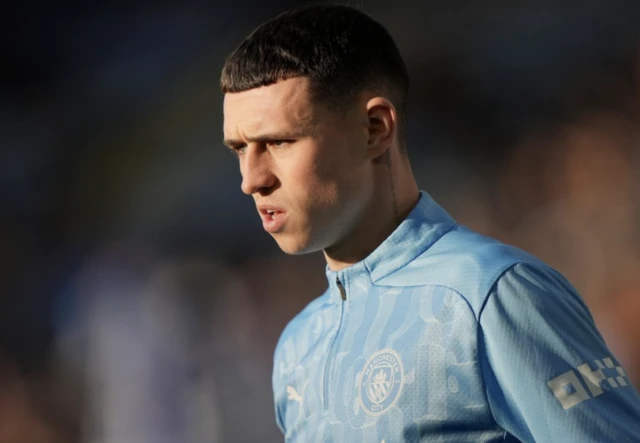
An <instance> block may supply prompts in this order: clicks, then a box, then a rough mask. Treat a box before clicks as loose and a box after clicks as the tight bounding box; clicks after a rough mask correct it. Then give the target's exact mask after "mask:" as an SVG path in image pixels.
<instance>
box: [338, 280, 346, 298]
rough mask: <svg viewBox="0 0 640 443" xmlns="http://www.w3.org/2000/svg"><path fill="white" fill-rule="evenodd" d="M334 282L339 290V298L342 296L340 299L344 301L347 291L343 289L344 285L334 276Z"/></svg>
mask: <svg viewBox="0 0 640 443" xmlns="http://www.w3.org/2000/svg"><path fill="white" fill-rule="evenodd" d="M336 284H337V285H338V289H339V290H340V298H342V301H345V300H346V299H347V291H346V290H345V289H344V286H343V285H342V282H341V281H340V279H339V278H336Z"/></svg>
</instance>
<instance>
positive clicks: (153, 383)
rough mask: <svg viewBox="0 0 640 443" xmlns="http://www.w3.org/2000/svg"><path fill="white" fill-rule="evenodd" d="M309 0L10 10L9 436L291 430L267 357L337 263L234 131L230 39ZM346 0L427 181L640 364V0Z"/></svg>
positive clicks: (4, 193)
mask: <svg viewBox="0 0 640 443" xmlns="http://www.w3.org/2000/svg"><path fill="white" fill-rule="evenodd" d="M302 3H305V2H295V1H291V0H289V1H286V0H271V1H269V2H265V1H258V0H235V1H233V2H204V1H181V2H177V1H175V2H166V3H162V4H159V3H157V2H138V1H134V2H129V4H128V5H126V6H113V5H108V4H99V3H98V4H94V5H91V6H89V5H88V4H86V3H83V4H74V3H69V4H61V3H58V2H46V3H45V2H35V3H33V2H25V3H22V4H21V5H20V6H18V5H14V6H12V7H9V9H7V10H5V11H4V13H3V14H2V16H1V17H0V24H1V26H0V35H1V38H0V50H1V51H0V53H1V54H2V65H3V66H4V68H2V69H1V70H0V82H1V84H2V88H1V89H0V211H1V212H0V283H1V286H0V288H1V292H0V294H1V298H0V442H3V443H4V442H7V443H28V442H29V443H30V442H38V443H39V442H44V443H58V442H65V443H67V442H96V443H97V442H101V443H102V442H109V443H111V442H118V443H129V442H131V443H137V442H143V443H144V442H160V443H162V442H189V443H191V442H277V441H282V438H281V436H280V434H279V431H278V430H277V428H276V426H275V422H274V414H273V406H272V399H271V381H270V378H271V358H272V353H273V349H274V347H275V343H276V340H277V338H278V336H279V333H280V332H281V330H282V328H283V327H284V325H285V324H286V322H287V321H288V320H289V319H291V318H292V317H293V316H294V315H295V314H296V313H297V312H298V311H299V310H300V309H301V308H302V307H303V306H304V305H306V303H308V302H309V301H310V300H311V299H312V298H314V297H316V296H318V295H320V294H321V293H322V291H323V290H324V288H325V287H326V281H325V276H324V260H323V257H322V256H321V255H320V254H315V255H310V256H303V257H294V258H292V257H287V256H284V255H283V254H282V253H281V252H280V251H279V249H278V248H277V246H276V244H275V242H274V241H273V240H271V238H270V237H269V236H268V235H267V234H265V233H264V232H263V230H262V228H261V224H260V220H259V218H258V217H257V215H256V214H255V208H254V206H253V203H252V200H251V199H250V198H248V197H245V196H243V195H242V193H241V192H240V188H239V185H240V175H239V172H238V168H237V163H236V160H235V159H234V158H233V156H231V155H229V154H228V153H227V150H226V148H224V147H223V146H222V143H221V140H222V132H221V127H222V113H221V110H222V96H221V94H220V92H219V90H218V80H219V73H220V69H221V67H222V65H223V63H224V59H225V57H226V56H227V55H228V54H229V53H230V52H231V51H232V50H233V48H234V47H235V46H236V45H237V44H239V43H240V41H241V40H242V39H243V37H244V36H246V35H247V34H248V33H249V32H250V31H251V30H252V29H253V28H254V27H255V26H257V25H258V24H259V23H261V22H262V21H264V20H266V19H268V18H270V17H272V16H273V15H275V14H276V13H278V12H281V11H282V10H284V9H287V8H289V7H292V6H295V5H299V4H302ZM392 3H393V4H392V5H390V4H389V2H387V1H373V0H363V1H358V2H350V3H349V4H350V5H352V6H358V7H360V8H362V9H363V10H364V11H365V12H367V13H369V14H371V15H373V16H374V17H375V18H376V19H378V20H379V21H381V22H382V23H383V24H384V25H386V26H387V27H388V29H389V30H390V31H391V33H392V35H393V36H394V37H395V38H396V40H397V43H398V45H399V47H400V49H401V52H402V53H403V55H404V57H405V59H406V62H407V65H408V67H409V70H410V74H411V78H412V92H411V96H410V106H409V108H410V111H409V153H410V156H411V159H412V161H413V164H414V169H415V173H416V175H417V178H418V181H419V184H420V187H421V188H422V189H425V190H427V191H428V192H430V193H431V194H432V195H433V196H434V197H435V198H436V199H437V200H438V201H439V202H440V203H441V204H443V205H444V206H445V207H446V208H447V209H448V210H449V212H450V213H451V214H452V215H453V216H454V217H456V218H457V219H458V220H459V221H460V222H461V223H463V224H466V225H468V226H470V227H471V228H474V229H476V230H478V231H480V232H483V233H486V234H489V235H492V236H495V237H497V238H499V239H501V240H503V241H506V242H508V243H511V244H515V245H517V246H520V247H522V248H524V249H526V250H528V251H531V252H533V253H534V254H536V255H538V256H540V257H541V258H543V259H544V260H545V261H547V262H548V263H550V264H551V265H553V266H554V267H556V268H557V269H559V270H560V271H561V272H563V273H564V274H565V275H566V276H567V277H568V278H569V279H570V281H571V282H572V283H573V284H574V285H575V286H576V287H577V288H578V290H579V291H580V292H581V294H582V295H583V297H584V298H585V300H586V302H587V304H588V305H589V307H590V308H591V310H592V312H593V314H594V317H595V320H596V323H597V324H598V326H599V328H600V330H601V331H602V333H603V335H604V336H605V339H606V340H607V343H608V344H609V346H610V348H611V349H612V350H613V352H614V353H615V355H616V356H617V357H618V359H619V360H620V361H621V362H622V363H623V366H624V367H625V368H626V370H627V372H628V375H629V378H630V379H631V381H632V382H634V383H635V385H636V386H639V387H640V256H639V251H640V119H639V115H640V114H639V112H638V111H639V106H638V105H639V104H640V88H639V86H640V69H639V68H640V5H639V4H638V2H637V1H628V2H624V1H619V0H601V1H597V2H595V1H584V0H583V1H576V2H569V1H559V0H555V1H553V2H551V1H540V0H538V1H530V2H527V1H514V0H509V1H506V0H505V1H497V0H485V1H483V2H471V1H451V0H429V1H425V2H421V4H418V3H420V2H413V1H401V0H396V1H394V2H392Z"/></svg>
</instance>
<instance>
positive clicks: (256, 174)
mask: <svg viewBox="0 0 640 443" xmlns="http://www.w3.org/2000/svg"><path fill="white" fill-rule="evenodd" d="M240 173H241V174H242V185H241V189H242V192H244V193H245V194H247V195H253V194H256V193H264V192H265V191H268V190H269V189H270V188H272V187H273V186H274V185H275V183H276V176H275V175H274V174H273V171H272V167H271V164H270V162H269V159H268V155H266V153H264V152H260V151H259V150H258V149H251V148H248V149H247V151H246V153H245V155H244V156H242V158H241V160H240Z"/></svg>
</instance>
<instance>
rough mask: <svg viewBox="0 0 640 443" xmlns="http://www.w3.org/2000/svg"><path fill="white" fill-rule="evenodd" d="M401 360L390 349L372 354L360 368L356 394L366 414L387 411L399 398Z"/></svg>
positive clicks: (380, 413) (401, 371) (401, 372)
mask: <svg viewBox="0 0 640 443" xmlns="http://www.w3.org/2000/svg"><path fill="white" fill-rule="evenodd" d="M402 375H403V368H402V360H400V356H399V355H398V354H397V353H396V352H395V351H393V350H391V349H383V350H381V351H378V352H376V353H375V354H373V355H372V356H371V357H370V358H369V360H368V361H367V363H366V364H365V366H364V369H363V370H362V374H361V377H360V383H359V385H360V387H359V389H358V396H359V398H360V405H361V406H362V409H363V410H364V412H365V413H367V414H368V415H373V416H378V415H382V414H384V413H385V412H387V411H388V410H389V409H390V408H391V407H392V406H393V405H394V404H395V403H396V401H398V398H400V392H401V391H402Z"/></svg>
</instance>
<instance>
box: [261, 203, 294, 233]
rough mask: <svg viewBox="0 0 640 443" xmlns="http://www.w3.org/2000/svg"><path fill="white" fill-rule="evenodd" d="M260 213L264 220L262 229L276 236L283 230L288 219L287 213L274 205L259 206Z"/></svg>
mask: <svg viewBox="0 0 640 443" xmlns="http://www.w3.org/2000/svg"><path fill="white" fill-rule="evenodd" d="M258 212H259V213H260V218H261V219H262V227H263V228H264V230H265V231H267V232H269V233H271V234H274V233H276V232H278V231H280V230H281V229H282V227H283V226H284V222H285V219H286V217H287V213H286V211H285V210H284V209H283V208H281V207H279V206H274V205H266V204H261V205H258Z"/></svg>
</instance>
